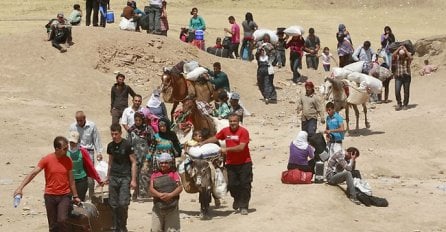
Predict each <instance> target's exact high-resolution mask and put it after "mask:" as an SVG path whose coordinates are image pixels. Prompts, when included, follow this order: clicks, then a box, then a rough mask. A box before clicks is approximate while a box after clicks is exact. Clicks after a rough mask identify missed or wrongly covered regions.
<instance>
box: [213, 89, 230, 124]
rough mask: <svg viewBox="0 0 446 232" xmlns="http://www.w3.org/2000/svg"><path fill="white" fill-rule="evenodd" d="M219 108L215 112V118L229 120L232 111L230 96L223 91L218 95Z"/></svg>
mask: <svg viewBox="0 0 446 232" xmlns="http://www.w3.org/2000/svg"><path fill="white" fill-rule="evenodd" d="M216 105H217V106H218V107H216V109H215V111H214V116H215V117H218V119H222V118H224V119H227V118H228V116H229V114H230V113H231V110H230V109H229V105H228V94H227V93H226V92H225V91H222V92H220V93H219V94H218V104H217V103H216Z"/></svg>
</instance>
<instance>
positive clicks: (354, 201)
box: [350, 197, 361, 205]
mask: <svg viewBox="0 0 446 232" xmlns="http://www.w3.org/2000/svg"><path fill="white" fill-rule="evenodd" d="M350 201H351V202H353V203H355V204H357V205H360V204H361V202H360V201H359V200H358V199H356V198H354V197H350Z"/></svg>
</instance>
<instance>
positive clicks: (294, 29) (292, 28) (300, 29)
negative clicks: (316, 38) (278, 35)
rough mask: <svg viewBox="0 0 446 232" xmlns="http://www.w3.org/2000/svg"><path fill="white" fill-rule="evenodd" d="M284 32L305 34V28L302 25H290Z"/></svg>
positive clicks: (295, 34) (294, 34) (292, 34)
mask: <svg viewBox="0 0 446 232" xmlns="http://www.w3.org/2000/svg"><path fill="white" fill-rule="evenodd" d="M283 32H284V33H285V34H287V35H289V36H298V35H303V34H304V28H303V27H301V26H290V27H288V28H287V29H285V30H284V31H283Z"/></svg>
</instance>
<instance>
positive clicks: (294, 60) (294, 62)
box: [290, 52, 302, 83]
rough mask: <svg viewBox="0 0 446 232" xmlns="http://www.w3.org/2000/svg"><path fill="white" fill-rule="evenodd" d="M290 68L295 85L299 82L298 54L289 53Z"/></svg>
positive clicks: (300, 62) (300, 66) (299, 59)
mask: <svg viewBox="0 0 446 232" xmlns="http://www.w3.org/2000/svg"><path fill="white" fill-rule="evenodd" d="M290 67H291V71H292V72H293V82H294V83H297V82H299V81H300V73H299V68H302V60H301V57H300V56H299V54H297V53H295V52H292V53H290Z"/></svg>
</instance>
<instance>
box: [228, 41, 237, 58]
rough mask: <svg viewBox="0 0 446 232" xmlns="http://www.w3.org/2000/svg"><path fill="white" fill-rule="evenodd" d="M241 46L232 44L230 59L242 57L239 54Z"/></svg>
mask: <svg viewBox="0 0 446 232" xmlns="http://www.w3.org/2000/svg"><path fill="white" fill-rule="evenodd" d="M239 46H240V43H233V44H231V47H230V50H229V57H230V58H231V59H234V58H239V57H240V55H239V54H238V47H239ZM234 55H235V56H234Z"/></svg>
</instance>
